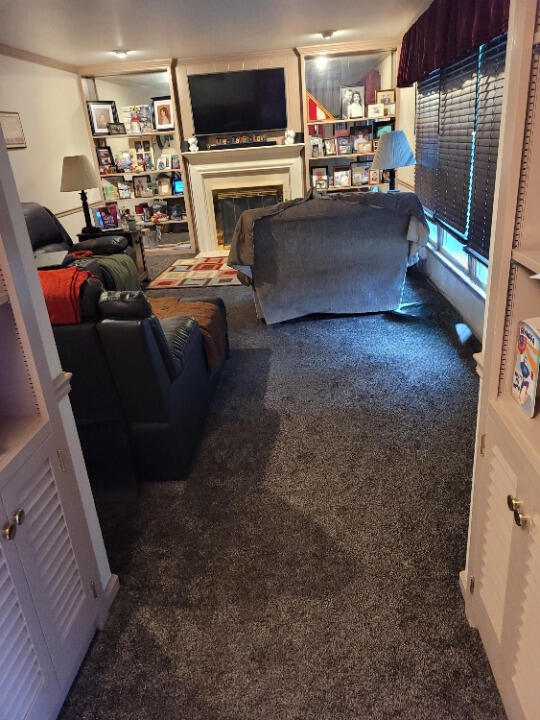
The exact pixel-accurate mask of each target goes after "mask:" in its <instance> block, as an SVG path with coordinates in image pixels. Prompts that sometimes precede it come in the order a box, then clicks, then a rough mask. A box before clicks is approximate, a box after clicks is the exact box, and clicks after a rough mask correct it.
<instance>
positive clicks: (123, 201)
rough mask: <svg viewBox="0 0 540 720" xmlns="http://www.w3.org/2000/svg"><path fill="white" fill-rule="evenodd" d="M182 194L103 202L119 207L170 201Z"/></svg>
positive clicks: (116, 199)
mask: <svg viewBox="0 0 540 720" xmlns="http://www.w3.org/2000/svg"><path fill="white" fill-rule="evenodd" d="M183 197H184V193H177V194H176V195H150V196H149V197H130V198H115V199H114V200H105V204H106V205H110V204H111V203H117V204H118V205H121V204H122V203H135V204H137V203H140V204H143V203H150V202H153V201H154V200H172V199H173V198H183Z"/></svg>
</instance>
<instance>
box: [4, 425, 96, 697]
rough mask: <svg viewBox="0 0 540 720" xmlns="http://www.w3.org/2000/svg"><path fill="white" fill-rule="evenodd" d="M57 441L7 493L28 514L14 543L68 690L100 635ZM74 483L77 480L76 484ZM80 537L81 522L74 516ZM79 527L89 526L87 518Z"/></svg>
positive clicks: (11, 509)
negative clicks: (66, 502) (64, 496)
mask: <svg viewBox="0 0 540 720" xmlns="http://www.w3.org/2000/svg"><path fill="white" fill-rule="evenodd" d="M61 472H63V471H62V469H61V468H60V466H59V462H58V457H57V450H56V444H55V442H54V439H53V438H51V439H49V440H47V441H46V442H45V443H44V444H43V445H42V446H41V447H40V449H39V450H38V451H37V452H36V453H35V454H34V456H33V457H32V458H31V459H30V460H28V462H27V463H26V464H25V465H24V466H23V467H22V468H21V470H20V471H19V472H17V473H16V475H14V477H13V478H12V479H11V480H10V481H9V482H8V483H7V485H6V486H5V487H4V488H3V490H2V495H3V503H4V506H5V508H6V510H7V512H8V514H9V515H10V516H11V517H13V516H14V515H15V513H17V512H19V511H23V512H24V521H23V522H22V524H21V525H20V526H19V527H18V530H17V535H16V538H15V540H14V544H15V545H16V547H17V550H18V553H19V556H20V558H21V563H22V566H23V568H24V572H25V574H26V578H27V581H28V585H29V587H30V592H31V594H32V598H33V601H34V606H35V608H36V612H37V615H38V617H39V620H40V623H41V626H42V628H43V633H44V635H45V640H46V643H47V646H48V648H49V652H50V654H51V657H52V661H53V666H54V669H55V671H56V674H57V676H58V680H59V682H60V686H61V688H62V689H63V690H65V689H66V688H67V687H69V685H70V684H71V682H72V680H73V678H74V675H75V673H76V671H77V669H78V667H79V665H80V663H81V661H82V659H83V657H84V654H85V652H86V649H87V648H88V645H89V643H90V640H91V638H92V636H93V634H94V631H95V612H94V611H93V603H94V602H95V601H94V599H93V598H92V597H91V592H90V587H89V582H88V580H86V581H85V580H84V579H83V576H82V573H81V568H80V567H79V563H78V559H77V556H76V553H75V551H74V538H72V537H71V535H70V529H69V527H68V524H67V522H66V510H65V508H64V506H63V503H62V501H61V497H60V494H59V489H58V482H57V477H58V476H59V475H60V473H61ZM71 481H72V482H73V483H74V482H75V480H74V478H72V479H71ZM70 521H71V527H72V528H74V530H73V531H74V532H76V522H77V518H72V517H70ZM79 522H84V518H81V519H80V520H79Z"/></svg>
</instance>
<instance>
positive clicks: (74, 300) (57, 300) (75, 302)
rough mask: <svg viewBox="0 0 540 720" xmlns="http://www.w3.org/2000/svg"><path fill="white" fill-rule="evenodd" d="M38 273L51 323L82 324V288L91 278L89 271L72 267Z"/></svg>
mask: <svg viewBox="0 0 540 720" xmlns="http://www.w3.org/2000/svg"><path fill="white" fill-rule="evenodd" d="M38 272H39V279H40V280H41V287H42V289H43V295H44V296H45V303H46V305H47V310H48V311H49V317H50V319H51V323H52V324H53V325H71V324H73V323H79V322H81V303H80V296H81V287H82V285H83V283H85V282H86V281H87V280H88V278H89V277H90V273H89V272H88V270H80V269H79V268H78V267H76V266H72V267H67V268H60V269H59V270H39V271H38Z"/></svg>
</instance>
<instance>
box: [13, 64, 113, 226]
mask: <svg viewBox="0 0 540 720" xmlns="http://www.w3.org/2000/svg"><path fill="white" fill-rule="evenodd" d="M0 109H2V110H9V111H15V112H18V113H20V116H21V121H22V126H23V130H24V134H25V138H26V143H27V147H26V148H23V149H17V150H15V149H14V150H10V151H9V159H10V162H11V167H12V169H13V174H14V176H15V182H16V185H17V190H18V192H19V197H20V198H21V201H23V202H28V201H35V202H39V203H41V204H42V205H45V206H46V207H48V208H49V209H50V210H52V212H54V213H58V212H61V211H66V210H75V212H74V213H73V214H70V215H67V216H65V217H63V218H62V219H61V222H62V224H63V225H64V227H65V228H66V230H67V231H68V232H69V233H70V234H71V236H72V237H74V235H75V233H76V232H78V231H80V229H81V228H82V227H83V225H84V218H83V214H82V211H80V210H79V208H80V199H79V194H78V193H76V192H72V193H61V192H60V178H61V174H62V158H63V157H64V155H79V154H85V155H88V156H89V157H90V154H91V153H92V152H93V148H92V147H91V145H90V140H89V138H88V134H87V130H86V125H85V118H84V108H83V106H82V103H81V98H80V95H79V84H78V77H77V75H75V74H74V73H70V72H66V71H65V70H58V69H56V68H52V67H46V66H44V65H38V64H36V63H33V62H28V61H26V60H19V59H18V58H13V57H8V56H6V55H0ZM88 198H89V201H90V202H93V201H97V200H99V194H98V191H97V190H90V191H89V192H88Z"/></svg>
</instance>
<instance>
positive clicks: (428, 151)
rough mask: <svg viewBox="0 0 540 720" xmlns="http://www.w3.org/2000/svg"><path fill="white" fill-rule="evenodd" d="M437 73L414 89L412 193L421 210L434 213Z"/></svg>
mask: <svg viewBox="0 0 540 720" xmlns="http://www.w3.org/2000/svg"><path fill="white" fill-rule="evenodd" d="M440 77H441V74H440V71H439V70H435V71H434V72H432V73H430V74H429V75H428V77H427V78H426V79H425V80H422V81H421V82H419V83H418V85H417V91H416V92H417V94H416V166H415V190H416V194H417V195H418V197H419V198H420V202H421V203H422V205H424V207H426V208H428V209H429V210H431V211H432V212H434V211H435V185H436V178H437V168H438V166H439V83H440Z"/></svg>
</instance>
